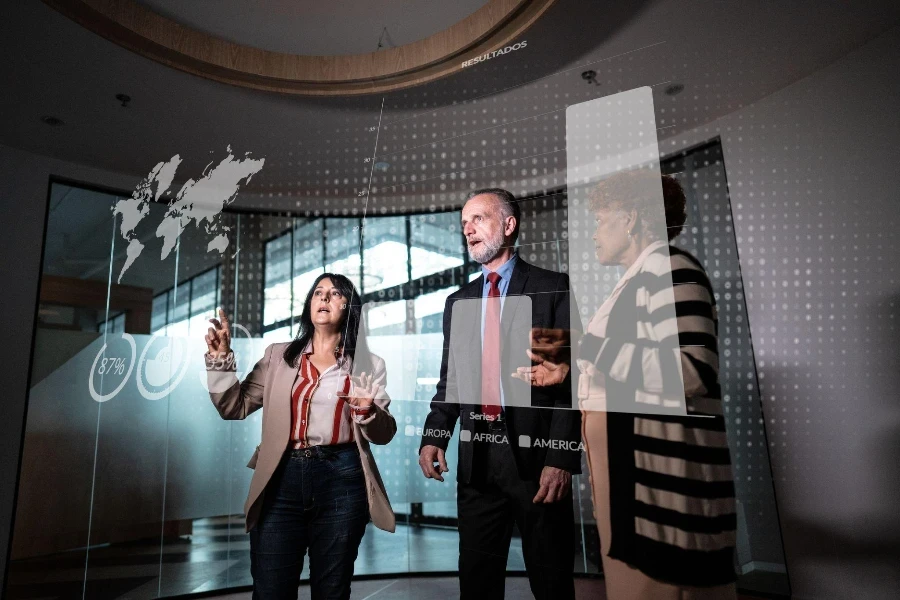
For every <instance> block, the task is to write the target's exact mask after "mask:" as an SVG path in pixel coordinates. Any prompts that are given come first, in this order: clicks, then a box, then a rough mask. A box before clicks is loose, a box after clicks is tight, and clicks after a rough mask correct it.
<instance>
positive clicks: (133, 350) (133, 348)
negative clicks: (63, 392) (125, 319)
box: [88, 333, 137, 402]
mask: <svg viewBox="0 0 900 600" xmlns="http://www.w3.org/2000/svg"><path fill="white" fill-rule="evenodd" d="M122 338H123V339H124V340H125V341H126V342H128V345H129V346H131V362H130V363H129V364H128V372H127V373H125V377H123V378H122V382H121V383H120V384H119V385H117V386H116V389H114V390H113V391H111V392H110V393H108V394H103V395H101V394H99V393H97V390H95V389H94V370H95V369H96V368H97V361H98V360H100V357H101V356H103V353H104V352H106V343H104V344H103V347H102V348H100V352H98V353H97V356H95V357H94V362H93V363H91V372H90V375H89V376H88V388H89V389H90V392H91V398H93V399H94V400H96V401H97V402H106V401H107V400H112V399H113V398H115V396H116V394H118V393H119V392H121V391H122V388H123V387H125V384H126V383H128V378H129V377H131V372H132V371H133V370H134V359H135V357H136V356H137V344H135V343H134V337H132V335H131V334H130V333H123V334H122Z"/></svg>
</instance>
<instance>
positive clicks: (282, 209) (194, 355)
mask: <svg viewBox="0 0 900 600" xmlns="http://www.w3.org/2000/svg"><path fill="white" fill-rule="evenodd" d="M553 77H555V76H551V77H548V78H544V80H541V81H540V82H539V83H536V84H531V85H530V86H525V87H522V88H519V89H515V90H511V91H506V92H503V93H499V92H498V93H497V94H493V95H484V94H480V93H473V94H472V97H471V99H470V100H467V101H466V102H461V103H459V104H454V105H450V106H444V107H443V108H440V109H434V110H432V109H415V108H409V104H410V102H409V100H408V99H405V98H406V95H405V94H397V95H396V97H387V98H386V99H383V100H380V102H381V109H380V110H374V109H373V110H372V111H370V112H362V111H360V112H358V113H352V112H349V111H348V116H347V117H346V119H345V127H344V128H343V129H342V130H341V131H336V132H319V133H317V134H315V135H312V136H311V139H310V140H303V142H302V144H300V150H298V151H297V153H296V155H293V156H291V157H289V158H288V157H267V158H266V165H265V167H260V168H262V169H263V170H264V169H270V168H271V169H278V168H288V167H289V166H291V165H293V166H296V167H297V168H300V167H301V166H302V170H303V172H304V173H305V177H306V180H304V181H302V182H298V188H302V187H304V186H308V187H309V188H310V189H312V188H313V187H315V189H316V190H317V191H316V193H315V194H312V195H306V194H305V193H304V192H303V191H302V189H298V190H283V191H279V192H277V193H270V194H263V195H261V196H257V197H255V198H251V199H250V200H252V203H253V204H256V205H258V207H257V208H255V209H248V208H246V207H243V208H241V209H240V210H236V209H234V208H233V207H228V206H227V205H228V204H229V203H230V201H231V200H233V199H234V197H235V196H238V197H239V196H240V193H239V191H238V190H237V188H235V189H234V190H231V192H232V193H231V196H229V198H228V202H225V203H224V209H223V204H222V202H221V200H220V203H219V206H218V208H217V209H216V210H210V211H209V212H208V213H204V214H203V215H198V213H196V212H191V211H196V205H190V206H186V205H181V206H179V205H178V204H177V202H178V199H179V198H183V196H184V194H180V195H179V196H178V197H176V198H174V199H171V198H169V197H166V196H164V195H162V194H161V193H160V192H159V190H160V188H161V187H163V186H162V183H160V177H159V174H160V173H162V172H164V171H165V167H164V166H163V167H160V166H159V165H158V166H157V169H156V170H154V171H153V172H151V176H152V177H149V176H148V179H147V180H145V182H144V183H147V182H148V181H151V182H152V183H153V185H154V186H156V187H154V188H153V190H156V191H155V192H152V193H150V192H147V191H146V188H140V186H139V189H138V190H136V191H135V192H134V193H132V192H131V191H128V190H121V191H111V190H101V189H97V188H93V187H91V186H87V185H84V184H76V183H74V182H66V181H60V180H54V181H52V182H51V183H50V193H49V203H50V204H49V210H48V222H47V236H46V246H45V260H44V265H43V279H42V287H41V296H40V307H39V325H38V329H37V335H36V337H35V340H34V361H33V369H32V373H31V388H30V394H29V404H28V416H27V427H26V434H25V445H24V456H23V462H22V470H21V479H20V484H19V490H18V502H17V506H18V509H17V514H16V520H15V534H14V540H13V549H12V558H13V560H12V564H11V571H10V577H9V583H8V587H7V590H6V593H7V597H9V598H26V597H29V598H30V597H37V596H40V595H41V594H40V591H41V589H42V586H48V585H51V584H53V585H56V586H57V588H58V585H59V582H60V581H67V582H69V583H67V584H66V585H69V586H70V587H71V597H80V596H84V597H100V596H101V595H102V594H103V593H106V592H109V591H110V590H111V589H112V588H111V587H110V586H112V585H120V586H121V591H122V593H125V592H127V593H128V594H129V597H133V598H155V597H169V596H175V595H182V594H191V593H199V592H206V591H210V590H216V589H223V590H224V589H228V588H236V587H241V586H246V585H249V584H250V583H251V580H250V570H249V564H250V563H249V561H250V559H249V541H248V536H247V534H246V533H245V531H244V524H243V515H242V507H243V503H244V499H245V497H246V494H247V490H248V486H249V482H250V477H251V474H252V471H251V469H249V468H247V466H246V464H247V461H248V459H249V458H250V456H251V455H252V454H253V451H254V448H255V447H256V446H257V444H259V442H260V431H261V421H262V411H258V412H256V413H254V414H253V415H251V416H250V417H249V418H247V419H246V420H243V421H224V420H222V419H221V418H220V416H219V414H218V413H217V412H216V410H215V408H214V407H213V405H212V403H211V402H210V399H209V394H208V390H207V387H206V385H207V384H206V369H205V363H204V361H203V354H204V352H205V343H204V341H203V335H204V333H205V331H206V327H207V324H206V319H208V318H210V317H212V316H213V315H214V309H215V307H217V306H221V307H223V308H224V309H225V310H226V311H227V312H228V313H229V315H230V316H231V320H232V322H233V324H234V328H233V329H234V341H233V347H234V349H235V351H236V354H237V356H238V367H237V368H238V375H239V376H243V375H244V374H246V373H247V372H248V370H249V369H250V368H252V366H253V364H254V363H255V361H256V360H258V359H259V358H260V357H261V356H262V354H263V352H264V350H265V348H266V346H267V345H268V344H270V343H273V342H279V341H288V340H290V339H292V338H293V337H294V336H295V335H296V334H297V325H298V316H299V314H300V312H301V310H302V308H303V306H302V304H303V301H304V299H305V296H306V293H307V291H308V289H309V287H310V285H311V283H312V282H313V281H314V280H315V278H316V277H317V276H318V275H319V274H320V273H322V272H326V271H329V272H340V273H343V274H345V275H347V276H348V277H349V278H350V279H351V280H352V281H353V282H354V284H355V285H356V286H357V287H358V289H359V290H360V293H361V295H362V299H363V302H364V304H365V306H366V311H367V315H366V323H367V328H368V335H369V345H370V346H371V349H372V351H373V352H375V353H376V354H379V355H381V356H383V357H384V358H385V360H386V362H387V370H388V383H387V391H388V392H389V393H390V395H391V397H392V404H391V412H392V413H393V415H394V416H395V418H396V421H397V424H398V433H397V436H396V437H395V439H394V440H393V442H392V443H390V444H389V445H387V446H378V447H373V454H374V456H375V459H376V461H377V463H378V466H379V469H380V472H381V475H382V477H383V479H384V483H385V485H386V488H387V493H388V496H389V498H390V500H391V503H392V506H393V509H394V511H395V513H396V515H397V522H398V528H397V532H396V533H394V534H389V533H386V532H383V531H380V530H378V529H375V528H374V527H373V526H371V524H370V526H369V528H368V530H367V533H366V535H365V537H364V538H363V542H362V546H361V548H360V555H359V558H358V560H357V563H356V574H357V576H360V577H365V576H372V575H383V574H406V573H427V572H434V573H438V572H454V571H456V569H457V561H458V534H457V532H456V531H455V527H456V488H455V485H454V483H452V481H450V482H445V483H440V482H437V481H434V480H426V479H424V478H423V477H422V474H421V472H420V470H419V467H418V465H417V450H418V446H419V442H420V439H421V436H422V426H423V424H424V422H425V417H426V415H427V412H428V408H429V405H428V402H429V401H430V399H431V397H432V396H433V395H434V391H435V385H436V383H437V381H438V377H439V370H440V357H441V348H442V334H441V317H442V313H443V310H444V302H445V299H446V298H447V296H448V295H449V294H450V293H452V292H453V291H455V290H457V289H459V287H460V285H462V284H464V283H465V282H467V281H470V280H472V279H473V278H475V277H477V276H478V275H479V274H480V266H479V265H477V264H476V263H474V262H472V260H471V259H470V258H469V256H468V255H467V253H466V251H465V246H464V238H463V236H462V232H461V226H460V207H461V204H462V201H463V198H464V195H465V193H466V192H467V191H469V190H471V189H475V188H481V187H505V188H507V189H510V191H512V192H513V193H514V194H516V196H517V198H518V199H519V202H520V207H521V209H522V223H521V233H520V237H519V240H518V244H517V245H518V252H519V254H520V256H521V257H523V258H524V259H525V260H527V261H528V262H530V263H532V264H536V265H538V266H541V267H544V268H548V269H551V270H554V271H566V270H569V269H571V267H570V266H569V265H570V264H572V260H573V257H572V256H570V255H569V237H570V235H571V233H572V231H574V228H573V224H572V223H570V222H569V205H568V203H569V198H568V188H567V179H566V143H565V139H564V138H565V126H566V124H565V109H566V107H567V106H570V105H572V104H574V103H577V102H582V101H589V100H592V99H593V98H596V97H598V96H600V95H601V94H599V93H598V92H597V91H595V90H593V89H587V90H585V89H583V88H582V89H581V91H580V95H578V94H572V95H569V94H565V97H561V95H560V94H554V93H553V91H552V90H553V89H554V81H553ZM647 94H650V91H649V88H648V91H647ZM648 97H649V96H648ZM393 106H396V107H397V108H395V109H393V110H392V107H393ZM400 107H405V108H402V109H401V108H400ZM376 117H377V120H375V118H376ZM650 131H651V132H654V131H655V124H653V123H651V124H650ZM354 140H355V141H354ZM363 142H365V143H363ZM604 143H607V144H615V141H612V142H610V141H608V140H607V141H606V142H604ZM652 143H653V144H654V145H655V141H652ZM642 160H643V159H642ZM724 163H725V161H724V158H723V156H722V151H721V147H720V146H719V145H718V143H717V142H716V141H712V142H710V144H707V145H704V146H702V147H699V148H693V149H689V150H686V151H684V152H681V153H678V154H677V155H673V156H669V157H662V158H661V159H658V161H657V168H658V169H660V170H661V171H662V172H664V173H671V174H674V175H675V176H676V177H678V178H679V179H680V180H682V182H683V183H684V187H685V189H686V191H687V194H688V201H689V202H688V204H689V209H688V223H687V226H686V228H685V232H684V233H683V234H682V236H681V237H680V238H678V239H677V240H676V241H675V242H674V243H675V244H676V245H682V246H683V247H685V248H687V249H689V250H691V251H692V252H694V253H695V254H696V255H697V256H698V257H699V258H700V259H701V261H703V262H704V264H705V265H706V267H707V269H708V271H709V272H710V277H711V280H712V283H713V287H714V288H715V291H716V295H717V300H718V303H719V306H720V314H719V319H720V325H719V327H720V351H721V352H722V359H721V361H722V367H721V377H722V382H723V393H724V394H725V396H724V400H725V415H726V421H727V423H728V428H729V430H728V438H729V443H730V445H731V449H732V456H733V460H734V463H735V471H736V480H737V494H738V515H737V517H738V535H739V537H738V552H737V556H736V561H737V564H736V568H737V569H738V572H739V573H740V574H741V575H740V580H739V585H740V586H741V587H742V588H744V589H747V590H756V591H761V592H770V593H782V592H784V591H785V590H786V589H787V582H786V574H785V569H784V557H783V553H782V548H781V542H780V533H779V529H778V520H777V512H776V511H777V509H776V505H775V499H774V495H773V491H772V482H771V475H770V471H769V463H768V452H767V445H766V442H765V432H764V430H763V425H762V423H763V421H762V415H761V409H760V402H759V395H758V389H757V386H756V379H755V377H756V368H755V363H754V358H753V352H752V345H751V340H750V336H749V329H748V327H747V313H746V309H745V307H744V302H743V287H742V282H741V276H740V265H739V263H738V257H737V253H736V244H735V239H734V231H733V228H732V226H731V208H730V205H729V198H728V192H727V189H728V188H727V181H726V175H725V165H724ZM162 164H163V163H161V165H162ZM154 173H155V175H154ZM186 176H187V175H185V177H186ZM249 177H250V174H249V173H244V174H243V175H242V176H241V177H239V178H238V180H239V181H246V179H249ZM154 178H155V179H154ZM168 183H171V179H170V180H169V182H168ZM151 187H152V186H151ZM165 187H168V186H165ZM238 187H239V186H238ZM141 194H143V195H141ZM135 198H138V199H141V198H142V199H144V200H146V201H145V202H143V203H142V204H140V205H138V204H128V202H129V201H131V200H135ZM250 200H248V202H250ZM123 202H124V204H123ZM173 207H175V208H174V209H173ZM135 210H136V211H137V212H135ZM206 217H209V218H206ZM192 218H193V219H195V222H191V219H192ZM173 220H174V225H172V223H171V222H172V221H173ZM167 224H168V225H167ZM167 227H173V228H174V229H167ZM172 231H174V233H172ZM611 282H612V283H614V280H613V281H611ZM596 308H597V302H594V304H593V305H591V306H585V307H584V311H585V312H586V313H587V314H590V313H592V312H593V311H594V310H596ZM458 435H459V431H458V429H457V431H456V432H455V434H454V438H453V439H452V440H451V443H450V446H449V448H450V450H449V451H448V462H449V466H450V473H451V476H452V474H453V473H455V470H456V469H455V465H456V460H457V456H456V444H457V439H458ZM583 472H584V474H582V475H575V476H574V478H573V492H574V493H573V497H572V502H573V503H574V508H575V519H576V527H575V534H574V536H573V539H572V544H573V547H574V548H575V549H576V557H577V559H576V563H577V564H576V573H577V574H578V575H580V576H596V575H599V574H600V571H601V567H600V556H599V540H598V537H597V529H596V524H595V522H594V519H593V514H592V505H591V496H590V486H589V483H588V476H587V470H586V467H585V466H584V465H583ZM116 568H124V569H125V570H126V571H127V574H125V575H122V576H121V577H118V578H117V579H115V580H114V581H115V582H117V583H115V584H113V583H111V582H110V581H109V580H106V579H104V578H103V577H104V575H103V573H104V572H108V571H109V570H110V569H116ZM507 568H508V571H509V572H511V573H515V572H523V571H524V562H523V557H522V553H521V544H520V541H519V538H518V533H515V534H514V539H513V547H512V549H511V552H510V554H509V559H508V565H507ZM76 575H77V576H76ZM304 576H305V575H304Z"/></svg>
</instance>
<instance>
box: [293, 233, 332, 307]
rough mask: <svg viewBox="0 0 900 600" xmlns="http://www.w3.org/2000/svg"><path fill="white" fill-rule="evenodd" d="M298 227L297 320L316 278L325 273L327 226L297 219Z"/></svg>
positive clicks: (295, 282)
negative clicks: (324, 238)
mask: <svg viewBox="0 0 900 600" xmlns="http://www.w3.org/2000/svg"><path fill="white" fill-rule="evenodd" d="M297 221H298V223H299V224H298V225H297V227H296V228H295V229H294V275H293V277H294V279H293V281H294V283H293V286H294V305H293V306H294V308H293V311H292V312H293V318H294V319H296V318H297V317H299V316H300V313H302V312H303V302H304V301H305V300H306V296H307V294H309V290H310V288H312V284H313V283H314V282H315V281H316V277H318V276H319V275H321V274H322V273H324V272H325V269H324V268H323V267H322V264H323V263H324V262H325V261H324V257H323V252H324V245H323V239H322V231H323V228H324V226H325V221H324V219H315V220H314V221H308V222H305V220H304V219H297Z"/></svg>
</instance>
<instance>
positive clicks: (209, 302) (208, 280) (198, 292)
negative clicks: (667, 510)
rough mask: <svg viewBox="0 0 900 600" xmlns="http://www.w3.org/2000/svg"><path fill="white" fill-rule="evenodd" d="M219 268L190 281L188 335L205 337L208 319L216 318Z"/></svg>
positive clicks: (208, 324)
mask: <svg viewBox="0 0 900 600" xmlns="http://www.w3.org/2000/svg"><path fill="white" fill-rule="evenodd" d="M219 271H220V269H219V267H216V268H215V269H212V270H211V271H207V272H206V273H201V274H200V275H197V276H196V277H194V278H193V279H191V317H190V322H189V331H190V334H191V335H192V336H194V337H196V336H197V335H201V336H202V335H205V333H206V330H207V329H208V328H209V326H210V323H209V319H211V318H213V317H216V318H218V315H216V314H215V311H216V307H217V306H218V301H219V288H218V287H217V284H218V281H219V278H218V275H219Z"/></svg>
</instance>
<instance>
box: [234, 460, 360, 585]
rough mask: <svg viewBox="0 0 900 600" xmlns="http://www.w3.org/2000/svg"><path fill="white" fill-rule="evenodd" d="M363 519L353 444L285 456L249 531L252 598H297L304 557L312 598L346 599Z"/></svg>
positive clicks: (358, 471) (358, 468)
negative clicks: (257, 516)
mask: <svg viewBox="0 0 900 600" xmlns="http://www.w3.org/2000/svg"><path fill="white" fill-rule="evenodd" d="M368 521H369V505H368V500H367V498H366V481H365V477H364V476H363V470H362V464H361V463H360V458H359V451H358V450H357V448H356V444H342V445H340V446H324V447H321V446H315V447H312V448H308V449H303V450H289V451H288V452H286V453H285V456H284V459H283V460H282V462H281V464H280V465H279V466H278V469H277V470H276V471H275V473H274V474H273V476H272V480H271V481H270V482H269V484H268V486H267V487H266V490H265V497H264V498H263V508H262V512H261V515H260V519H259V521H258V523H257V525H256V526H255V527H254V528H253V529H252V530H251V531H250V572H251V574H252V575H253V600H286V599H290V600H296V598H297V593H298V589H297V588H298V586H299V585H300V573H301V571H302V570H303V557H304V555H306V553H307V551H308V552H309V579H310V591H311V594H312V600H326V599H327V600H332V599H334V600H346V599H348V598H350V579H351V578H352V577H353V563H354V561H355V560H356V553H357V550H358V549H359V543H360V541H362V537H363V534H364V533H365V531H366V523H368Z"/></svg>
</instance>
